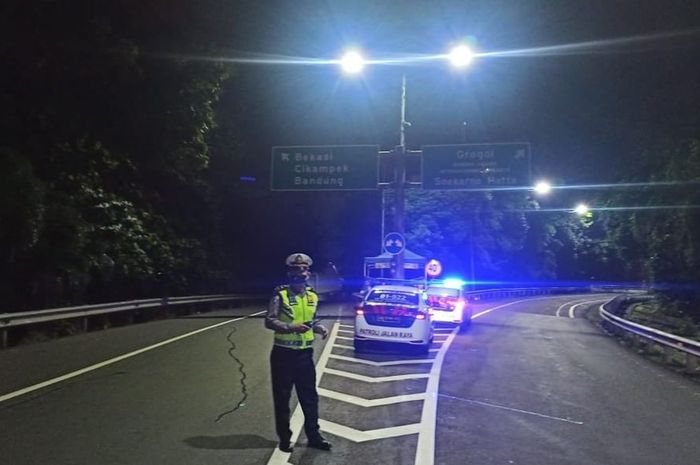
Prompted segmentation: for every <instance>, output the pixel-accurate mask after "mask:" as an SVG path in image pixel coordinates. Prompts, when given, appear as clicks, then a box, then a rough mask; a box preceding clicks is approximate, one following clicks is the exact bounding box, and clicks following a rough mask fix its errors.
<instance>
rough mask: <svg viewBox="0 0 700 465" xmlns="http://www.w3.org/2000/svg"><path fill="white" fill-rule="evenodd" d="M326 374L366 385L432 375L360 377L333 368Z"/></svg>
mask: <svg viewBox="0 0 700 465" xmlns="http://www.w3.org/2000/svg"><path fill="white" fill-rule="evenodd" d="M324 373H328V374H329V375H336V376H342V377H343V378H349V379H354V380H357V381H364V382H366V383H388V382H390V381H405V380H407V379H421V378H428V377H430V375H429V374H428V373H415V374H409V375H393V376H377V377H374V376H365V375H358V374H356V373H350V372H348V371H341V370H334V369H332V368H326V369H325V370H324Z"/></svg>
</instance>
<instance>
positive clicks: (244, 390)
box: [214, 326, 248, 423]
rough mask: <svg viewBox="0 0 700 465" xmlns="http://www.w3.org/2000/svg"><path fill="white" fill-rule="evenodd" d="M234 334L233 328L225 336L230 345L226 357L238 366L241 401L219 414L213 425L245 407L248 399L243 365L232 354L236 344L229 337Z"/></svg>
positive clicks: (234, 329)
mask: <svg viewBox="0 0 700 465" xmlns="http://www.w3.org/2000/svg"><path fill="white" fill-rule="evenodd" d="M235 332H236V327H235V326H234V327H233V329H232V330H231V332H229V333H228V335H227V336H226V340H227V341H228V342H229V344H231V347H229V349H228V355H229V356H230V357H231V358H232V359H233V361H235V362H236V363H237V364H238V371H239V372H240V373H241V380H240V383H241V394H242V396H243V397H242V398H241V400H239V401H238V403H237V404H236V406H235V407H233V408H232V409H231V410H227V411H225V412H223V413H221V414H220V415H219V416H218V417H217V418H216V420H215V421H214V422H215V423H218V422H219V421H220V420H221V419H222V418H223V417H225V416H226V415H229V414H231V413H234V412H235V411H236V410H238V409H240V408H241V407H243V406H244V405H245V401H246V400H247V399H248V386H247V385H246V382H245V380H246V378H247V377H248V375H247V374H246V372H245V364H244V363H243V362H242V361H241V360H240V359H239V358H238V357H236V356H235V355H234V354H233V351H234V350H236V343H235V342H233V340H232V339H231V336H233V334H234V333H235Z"/></svg>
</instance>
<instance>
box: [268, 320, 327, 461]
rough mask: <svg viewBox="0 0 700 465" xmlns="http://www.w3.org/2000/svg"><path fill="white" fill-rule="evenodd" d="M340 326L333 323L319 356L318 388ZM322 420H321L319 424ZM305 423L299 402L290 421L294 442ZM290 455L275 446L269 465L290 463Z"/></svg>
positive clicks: (292, 441) (317, 367)
mask: <svg viewBox="0 0 700 465" xmlns="http://www.w3.org/2000/svg"><path fill="white" fill-rule="evenodd" d="M339 326H340V323H338V322H335V323H333V327H332V328H331V331H330V335H329V336H328V341H327V342H326V346H325V347H324V348H323V352H322V353H321V356H320V357H319V358H318V363H317V364H316V388H318V386H319V384H321V378H322V377H323V373H324V372H326V371H327V370H326V365H327V364H328V357H329V356H330V355H331V351H332V350H333V345H334V344H335V340H336V338H337V337H338V331H339ZM320 421H321V420H319V424H320ZM303 425H304V414H303V413H302V411H301V405H300V404H297V406H296V408H295V409H294V413H293V414H292V417H291V419H290V421H289V429H291V430H292V437H291V438H290V441H291V443H292V444H294V443H296V442H297V440H298V439H299V435H300V434H301V430H302V427H303ZM290 456H291V454H290V453H288V452H282V451H281V450H280V449H279V447H275V450H274V451H273V452H272V455H271V456H270V459H269V460H268V462H267V465H284V464H287V463H289V457H290Z"/></svg>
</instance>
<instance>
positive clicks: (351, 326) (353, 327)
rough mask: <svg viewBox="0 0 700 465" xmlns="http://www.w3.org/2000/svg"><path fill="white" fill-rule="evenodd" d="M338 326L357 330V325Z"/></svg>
mask: <svg viewBox="0 0 700 465" xmlns="http://www.w3.org/2000/svg"><path fill="white" fill-rule="evenodd" d="M338 326H339V327H340V328H350V329H355V325H344V324H343V323H339V324H338Z"/></svg>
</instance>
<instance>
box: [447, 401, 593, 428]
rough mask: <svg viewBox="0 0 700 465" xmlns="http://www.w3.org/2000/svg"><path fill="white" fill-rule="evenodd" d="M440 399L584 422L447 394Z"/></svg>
mask: <svg viewBox="0 0 700 465" xmlns="http://www.w3.org/2000/svg"><path fill="white" fill-rule="evenodd" d="M440 397H445V398H447V399H453V400H458V401H460V402H466V403H469V404H476V405H482V406H484V407H494V408H499V409H503V410H508V411H510V412H517V413H524V414H526V415H534V416H536V417H541V418H547V419H549V420H557V421H563V422H566V423H573V424H575V425H582V424H583V422H582V421H575V420H570V419H568V418H561V417H553V416H551V415H545V414H544V413H537V412H531V411H529V410H521V409H519V408H512V407H506V406H505V405H498V404H492V403H489V402H481V401H478V400H472V399H463V398H461V397H454V396H448V395H446V394H440Z"/></svg>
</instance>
